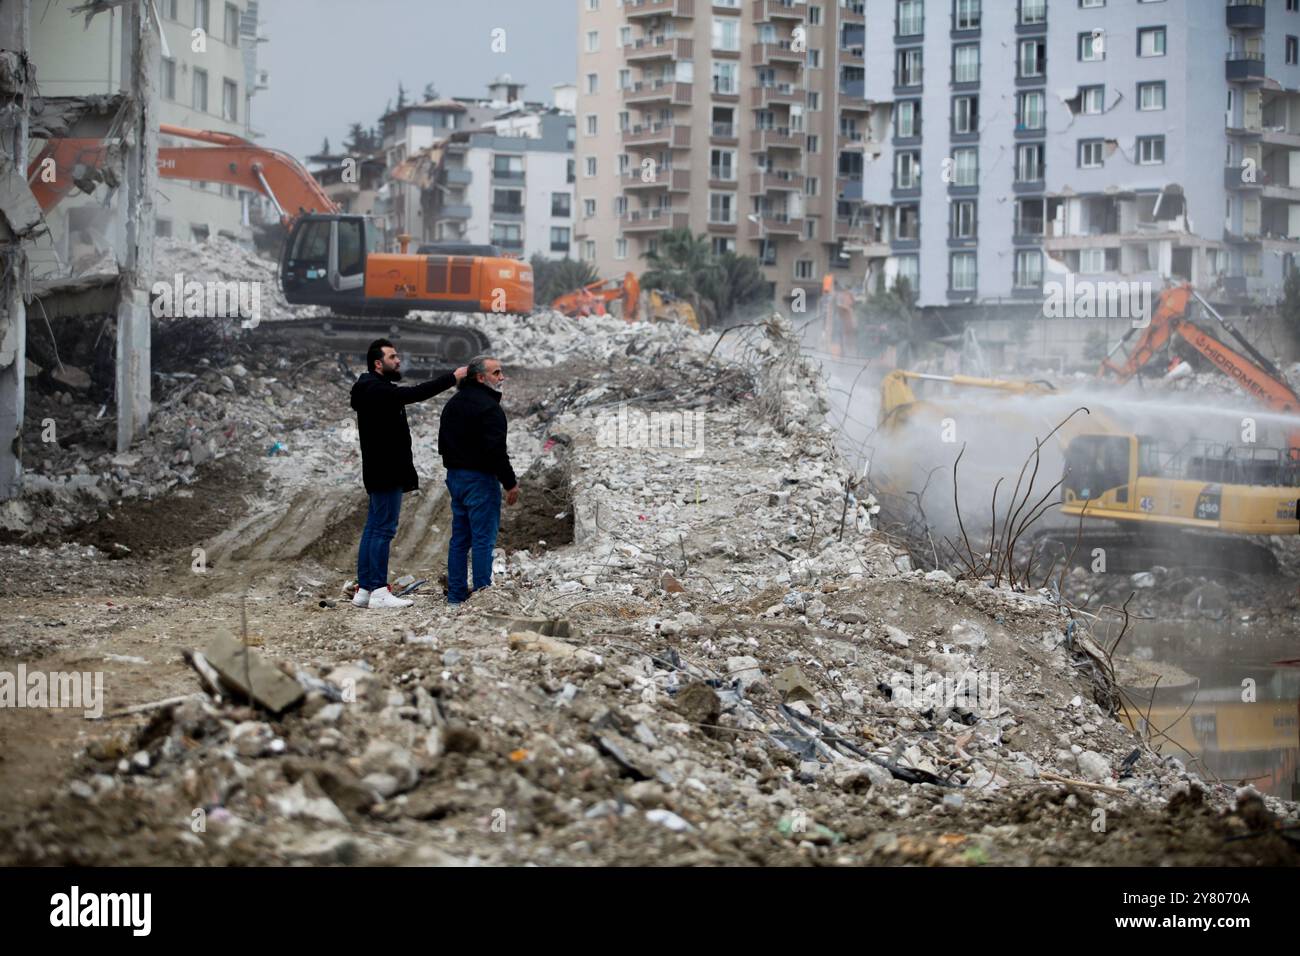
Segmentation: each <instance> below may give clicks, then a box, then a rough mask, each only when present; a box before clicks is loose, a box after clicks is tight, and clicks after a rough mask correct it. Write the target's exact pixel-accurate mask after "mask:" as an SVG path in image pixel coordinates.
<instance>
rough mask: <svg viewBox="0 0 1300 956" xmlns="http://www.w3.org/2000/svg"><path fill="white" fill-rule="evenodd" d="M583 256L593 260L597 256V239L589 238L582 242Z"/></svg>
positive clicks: (589, 260)
mask: <svg viewBox="0 0 1300 956" xmlns="http://www.w3.org/2000/svg"><path fill="white" fill-rule="evenodd" d="M582 258H584V259H586V260H587V261H588V262H591V261H592V260H594V259H595V258H596V240H595V239H588V240H587V241H586V242H584V243H583V244H582Z"/></svg>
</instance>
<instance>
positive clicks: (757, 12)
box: [754, 0, 808, 23]
mask: <svg viewBox="0 0 1300 956" xmlns="http://www.w3.org/2000/svg"><path fill="white" fill-rule="evenodd" d="M807 13H808V5H807V4H806V3H804V0H754V21H755V22H756V23H767V22H768V21H770V20H794V21H797V22H799V23H802V22H803V20H804V17H805V16H807Z"/></svg>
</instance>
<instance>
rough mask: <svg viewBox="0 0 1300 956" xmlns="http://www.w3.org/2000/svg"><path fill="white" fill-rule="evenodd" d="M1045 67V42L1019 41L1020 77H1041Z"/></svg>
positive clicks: (1035, 40) (1039, 40)
mask: <svg viewBox="0 0 1300 956" xmlns="http://www.w3.org/2000/svg"><path fill="white" fill-rule="evenodd" d="M1046 67H1047V41H1046V40H1043V39H1034V40H1021V41H1020V60H1019V73H1018V75H1019V76H1021V77H1029V76H1042V75H1043V71H1044V70H1045V69H1046Z"/></svg>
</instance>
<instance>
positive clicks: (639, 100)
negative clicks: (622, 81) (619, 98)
mask: <svg viewBox="0 0 1300 956" xmlns="http://www.w3.org/2000/svg"><path fill="white" fill-rule="evenodd" d="M623 102H624V103H625V104H626V105H628V106H648V105H650V104H651V103H668V104H669V105H671V106H690V105H691V84H689V83H678V82H676V81H675V80H638V81H637V82H635V83H633V84H632V85H631V86H626V87H624V88H623Z"/></svg>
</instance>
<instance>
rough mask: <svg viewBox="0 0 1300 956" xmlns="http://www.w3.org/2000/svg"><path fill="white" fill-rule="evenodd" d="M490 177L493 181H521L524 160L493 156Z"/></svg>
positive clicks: (514, 157) (515, 157) (521, 158)
mask: <svg viewBox="0 0 1300 956" xmlns="http://www.w3.org/2000/svg"><path fill="white" fill-rule="evenodd" d="M492 176H493V178H494V179H523V178H524V158H523V157H522V156H506V155H501V156H493V157H492Z"/></svg>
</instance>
